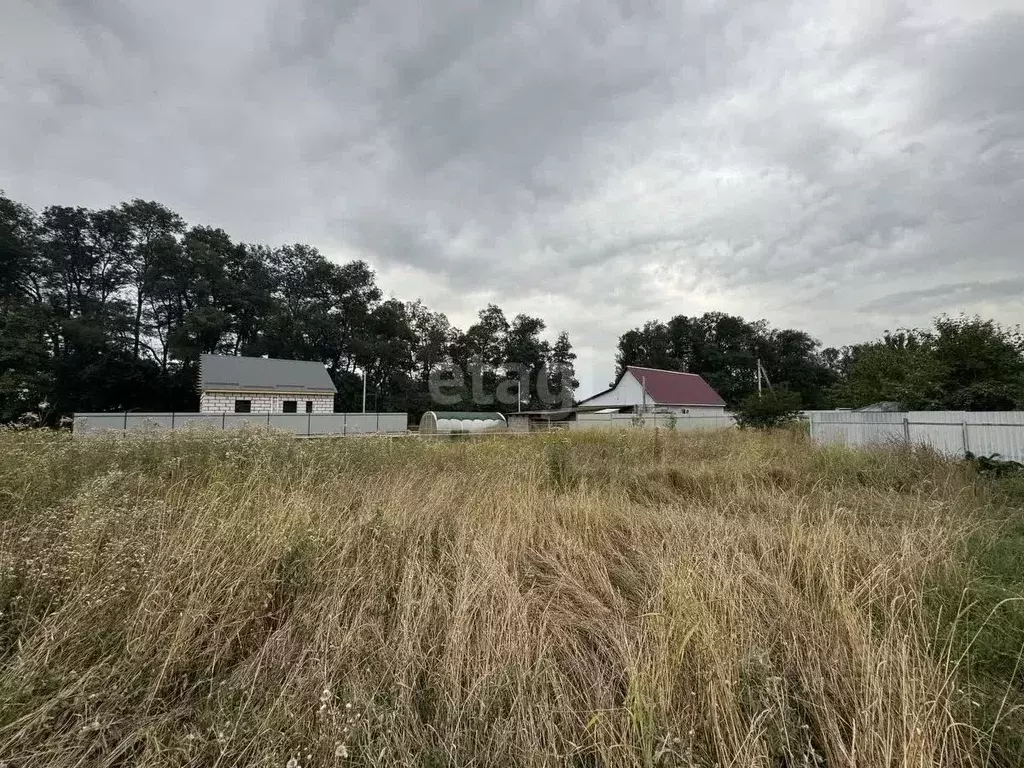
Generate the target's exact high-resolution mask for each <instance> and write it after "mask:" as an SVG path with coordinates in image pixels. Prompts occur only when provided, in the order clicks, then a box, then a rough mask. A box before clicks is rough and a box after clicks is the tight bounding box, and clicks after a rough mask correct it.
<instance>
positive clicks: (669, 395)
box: [626, 365, 725, 406]
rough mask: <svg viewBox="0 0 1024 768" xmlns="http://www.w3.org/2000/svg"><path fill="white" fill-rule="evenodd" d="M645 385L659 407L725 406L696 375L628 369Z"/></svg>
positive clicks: (633, 367)
mask: <svg viewBox="0 0 1024 768" xmlns="http://www.w3.org/2000/svg"><path fill="white" fill-rule="evenodd" d="M626 370H627V371H629V372H630V373H631V374H633V375H634V376H635V377H636V380H637V381H639V382H641V383H643V385H644V388H645V389H646V390H647V395H648V396H649V397H650V398H651V399H652V400H653V401H654V402H656V403H658V404H659V405H713V406H721V405H725V400H723V399H722V398H721V397H720V396H719V394H718V393H717V392H715V390H713V389H712V388H711V385H710V384H708V383H707V382H706V381H704V379H702V378H701V377H700V376H698V375H697V374H696V373H679V372H678V371H662V370H660V369H658V368H642V367H640V366H639V365H630V366H627V367H626Z"/></svg>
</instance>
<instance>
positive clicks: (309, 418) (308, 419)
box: [306, 413, 313, 437]
mask: <svg viewBox="0 0 1024 768" xmlns="http://www.w3.org/2000/svg"><path fill="white" fill-rule="evenodd" d="M311 434H313V414H312V413H307V414H306V437H309V436H310V435H311Z"/></svg>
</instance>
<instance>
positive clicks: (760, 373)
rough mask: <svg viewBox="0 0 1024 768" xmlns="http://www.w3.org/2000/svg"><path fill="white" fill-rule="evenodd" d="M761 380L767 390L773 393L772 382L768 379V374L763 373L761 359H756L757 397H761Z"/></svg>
mask: <svg viewBox="0 0 1024 768" xmlns="http://www.w3.org/2000/svg"><path fill="white" fill-rule="evenodd" d="M761 379H764V382H765V384H767V385H768V389H770V390H772V391H773V392H774V391H775V388H774V387H773V386H772V380H771V379H769V378H768V374H767V373H765V372H764V366H763V365H761V358H757V396H758V397H761Z"/></svg>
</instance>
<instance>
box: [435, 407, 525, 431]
mask: <svg viewBox="0 0 1024 768" xmlns="http://www.w3.org/2000/svg"><path fill="white" fill-rule="evenodd" d="M506 427H507V422H506V421H505V416H504V415H503V414H501V413H498V412H497V411H489V412H479V413H478V412H475V411H448V412H444V411H427V412H426V413H424V414H423V418H421V419H420V434H423V435H436V434H447V433H451V432H500V431H502V430H504V429H505V428H506Z"/></svg>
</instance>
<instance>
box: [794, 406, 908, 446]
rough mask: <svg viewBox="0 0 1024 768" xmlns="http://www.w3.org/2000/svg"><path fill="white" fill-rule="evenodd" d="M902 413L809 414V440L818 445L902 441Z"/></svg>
mask: <svg viewBox="0 0 1024 768" xmlns="http://www.w3.org/2000/svg"><path fill="white" fill-rule="evenodd" d="M904 415H905V414H902V413H880V412H879V413H852V412H850V411H835V412H832V413H811V414H809V419H810V422H811V437H812V438H813V439H814V440H815V442H818V443H838V444H841V445H851V446H862V445H884V444H885V443H889V442H892V441H894V440H903V439H904V438H905V435H904V431H903V417H904Z"/></svg>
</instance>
